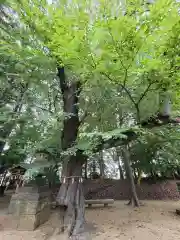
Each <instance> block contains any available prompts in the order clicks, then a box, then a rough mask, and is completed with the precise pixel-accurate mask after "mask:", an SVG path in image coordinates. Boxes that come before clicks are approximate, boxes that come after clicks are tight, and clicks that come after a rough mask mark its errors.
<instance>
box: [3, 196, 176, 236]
mask: <svg viewBox="0 0 180 240" xmlns="http://www.w3.org/2000/svg"><path fill="white" fill-rule="evenodd" d="M144 203H145V206H143V207H141V208H140V209H135V208H133V207H129V206H126V205H125V202H123V201H118V202H116V203H115V204H114V206H112V207H106V208H104V207H101V206H96V207H92V208H91V209H90V208H87V209H86V219H87V222H88V224H87V226H88V230H89V232H90V233H91V234H90V235H89V237H90V239H92V240H108V239H110V240H119V239H121V240H132V239H133V240H144V239H146V240H179V239H180V216H176V215H175V210H176V208H180V201H179V202H173V201H168V202H163V201H145V202H144ZM0 206H1V207H0V209H2V205H1V203H0ZM0 211H1V210H0ZM4 216H5V211H4V212H3V211H1V215H0V226H1V229H0V240H65V238H63V236H59V235H57V228H56V227H57V226H58V225H57V224H58V219H57V218H58V216H57V213H56V212H54V213H53V214H52V217H51V219H50V220H49V222H47V223H45V224H44V225H43V226H41V227H40V228H38V229H37V230H36V231H34V232H20V231H8V230H5V229H3V227H2V221H3V218H4Z"/></svg>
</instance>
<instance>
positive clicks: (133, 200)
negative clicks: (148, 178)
mask: <svg viewBox="0 0 180 240" xmlns="http://www.w3.org/2000/svg"><path fill="white" fill-rule="evenodd" d="M122 155H123V159H124V164H125V168H126V172H127V176H128V179H129V182H130V189H131V200H130V202H129V204H131V203H133V204H134V206H135V207H139V206H140V204H139V199H138V196H137V192H136V186H135V183H134V178H133V173H132V168H131V165H130V159H129V149H128V147H127V146H124V147H123V150H122Z"/></svg>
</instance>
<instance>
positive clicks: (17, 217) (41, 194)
mask: <svg viewBox="0 0 180 240" xmlns="http://www.w3.org/2000/svg"><path fill="white" fill-rule="evenodd" d="M50 208H51V204H50V191H49V189H48V187H47V186H46V187H41V188H38V187H32V186H30V187H24V188H21V189H20V191H19V192H18V193H15V194H14V195H13V196H12V198H11V201H10V204H9V209H8V210H9V214H10V216H11V218H12V219H13V221H14V223H13V224H12V228H13V229H14V228H16V229H19V230H26V231H32V230H34V229H36V228H37V227H38V226H39V225H41V224H43V223H45V222H46V221H47V220H48V219H49V217H50ZM13 226H14V227H13Z"/></svg>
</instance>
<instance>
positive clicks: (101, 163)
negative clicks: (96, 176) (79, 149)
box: [99, 151, 105, 178]
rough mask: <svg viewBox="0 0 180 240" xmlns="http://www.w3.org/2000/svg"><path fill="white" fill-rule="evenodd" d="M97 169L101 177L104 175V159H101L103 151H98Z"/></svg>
mask: <svg viewBox="0 0 180 240" xmlns="http://www.w3.org/2000/svg"><path fill="white" fill-rule="evenodd" d="M99 169H100V176H101V178H104V177H105V174H104V159H103V151H100V152H99Z"/></svg>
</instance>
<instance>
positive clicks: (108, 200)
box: [85, 199, 114, 207]
mask: <svg viewBox="0 0 180 240" xmlns="http://www.w3.org/2000/svg"><path fill="white" fill-rule="evenodd" d="M113 203H114V199H96V200H93V199H91V200H85V204H86V205H88V207H91V206H92V204H104V207H107V206H108V204H113Z"/></svg>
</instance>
